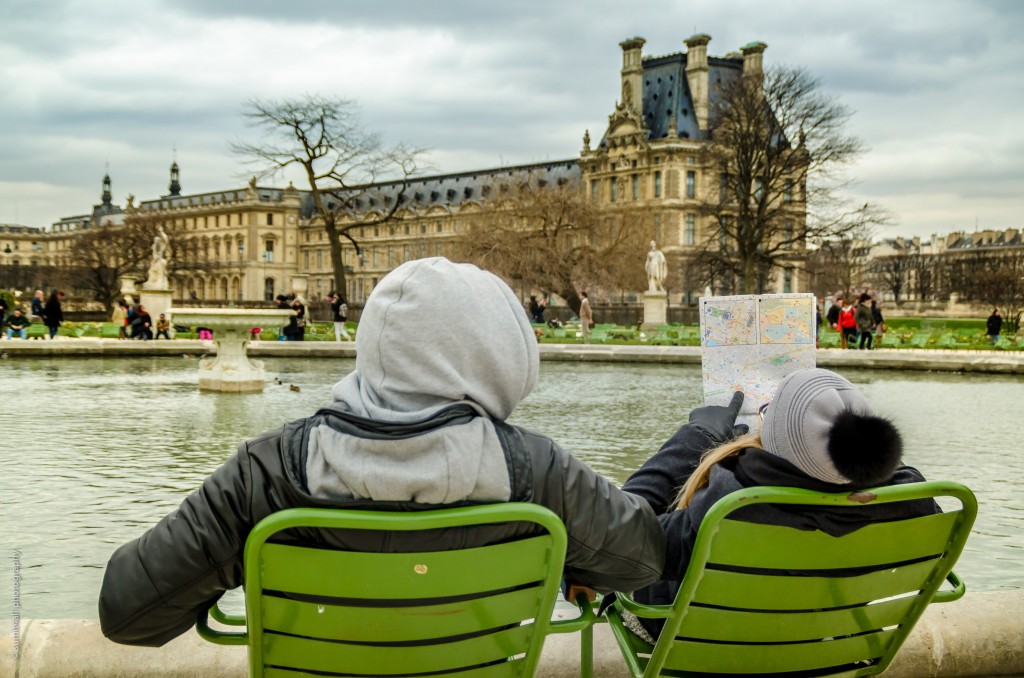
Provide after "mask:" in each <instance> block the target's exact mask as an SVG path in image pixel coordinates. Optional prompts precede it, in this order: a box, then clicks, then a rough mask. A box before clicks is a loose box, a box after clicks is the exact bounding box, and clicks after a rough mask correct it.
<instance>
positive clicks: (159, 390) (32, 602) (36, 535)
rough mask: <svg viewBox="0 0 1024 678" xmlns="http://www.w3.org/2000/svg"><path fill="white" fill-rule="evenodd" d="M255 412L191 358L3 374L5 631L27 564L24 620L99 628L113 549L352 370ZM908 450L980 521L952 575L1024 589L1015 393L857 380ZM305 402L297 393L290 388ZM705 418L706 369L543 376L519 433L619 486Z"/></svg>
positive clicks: (40, 364)
mask: <svg viewBox="0 0 1024 678" xmlns="http://www.w3.org/2000/svg"><path fill="white" fill-rule="evenodd" d="M265 362H266V366H267V370H268V374H269V375H271V377H272V378H273V377H274V376H277V377H279V379H280V381H281V382H282V383H281V384H275V383H270V384H268V386H267V390H266V392H264V393H263V394H262V395H256V396H252V395H250V396H238V395H230V394H200V393H199V392H198V391H197V389H196V379H197V377H196V374H197V372H196V369H197V365H196V360H195V359H193V358H185V357H182V358H132V359H123V358H122V359H118V358H93V359H85V360H83V359H28V360H22V361H18V362H14V361H12V360H5V361H3V362H2V363H0V432H2V434H0V435H2V436H3V441H4V444H3V446H2V448H0V526H2V528H3V529H2V533H0V556H2V557H0V582H3V584H2V586H3V589H4V590H5V591H7V593H3V594H0V615H3V616H4V617H7V616H9V614H10V611H11V610H10V607H11V598H12V594H11V592H12V591H13V586H14V585H13V572H12V556H13V555H14V553H15V551H17V552H19V553H20V567H21V571H20V575H21V583H20V594H21V610H20V611H21V615H22V617H23V618H47V617H57V618H76V617H95V616H96V593H97V591H98V589H99V583H100V581H101V578H102V573H103V567H104V565H105V564H106V560H107V558H108V557H109V555H110V553H111V552H112V551H113V550H114V548H116V547H117V546H118V545H119V544H121V543H123V542H125V541H127V540H129V539H131V538H132V537H135V536H137V535H138V534H139V533H140V532H142V531H143V530H144V529H145V528H147V527H149V526H150V525H152V524H153V523H154V522H156V520H158V519H159V518H160V517H161V516H163V515H164V514H165V513H167V512H168V511H169V510H171V509H172V508H174V507H175V506H177V505H178V503H179V502H180V501H181V499H182V498H183V497H184V495H186V494H187V493H188V492H190V491H191V490H192V489H194V488H195V487H196V486H197V485H198V484H199V483H200V482H201V481H202V479H203V478H204V477H205V476H206V475H207V474H208V473H210V472H211V471H212V470H213V469H214V468H216V467H217V466H218V465H219V464H220V463H221V462H222V461H223V460H224V459H225V458H227V457H228V456H229V455H230V454H232V453H233V452H234V450H235V448H236V446H237V444H238V442H240V441H241V440H244V439H246V438H249V437H252V436H254V435H255V434H257V433H259V432H261V431H263V430H266V429H268V428H273V427H275V426H278V425H280V424H281V423H283V422H285V421H288V420H290V419H295V418H299V417H303V416H306V415H308V414H310V413H312V412H313V411H314V410H315V409H316V408H317V407H318V406H320V405H322V404H324V403H326V402H327V400H328V399H329V394H330V387H331V385H332V384H333V383H334V382H335V381H336V380H337V379H338V378H340V377H341V376H342V375H344V374H345V373H347V372H348V371H349V370H351V369H352V368H353V366H354V362H353V361H351V360H337V359H270V360H266V361H265ZM846 376H848V377H849V378H850V379H852V380H853V381H854V382H856V383H858V384H860V385H861V387H862V389H863V391H864V393H865V395H866V396H867V398H868V400H869V401H871V402H872V403H873V405H874V406H875V407H876V409H877V410H878V411H879V412H881V413H884V414H886V415H888V416H891V417H892V418H893V419H894V420H895V421H896V423H897V425H899V427H900V428H901V429H902V430H903V432H904V436H905V438H906V440H907V441H908V450H907V458H906V461H907V463H910V464H911V465H914V466H917V467H918V468H920V469H921V470H922V472H923V473H924V474H925V476H926V477H929V478H946V479H954V480H958V481H960V482H963V483H965V484H966V485H968V486H969V487H971V488H972V489H973V490H974V491H975V493H976V494H977V495H978V498H979V502H980V504H981V511H980V515H979V519H978V522H977V524H976V526H975V531H974V534H973V536H972V538H971V540H970V542H969V543H968V545H967V551H966V552H965V555H964V556H963V558H962V559H961V562H960V565H959V566H958V568H957V569H958V571H960V572H961V574H962V575H963V576H964V577H965V579H966V580H967V583H968V586H969V587H970V588H971V589H972V590H995V589H999V588H1020V587H1024V540H1022V538H1021V537H1022V535H1024V510H1022V509H1021V506H1020V504H1019V502H1018V500H1017V497H1018V496H1019V494H1020V486H1021V483H1022V481H1024V453H1022V450H1021V447H1022V446H1021V443H1020V439H1021V433H1020V428H1019V426H1020V424H1019V422H1020V417H1019V412H1020V401H1021V395H1022V393H1024V389H1022V383H1021V380H1020V379H1019V378H1015V377H1005V376H995V375H969V376H965V375H957V374H930V373H908V372H865V371H861V372H848V373H846ZM289 384H295V385H297V386H299V387H300V390H299V391H298V392H296V391H293V390H291V389H290V388H289V387H288V385H289ZM700 402H701V381H700V370H699V368H698V367H696V366H654V365H621V364H620V365H612V364H594V363H587V364H576V363H553V362H545V363H543V364H542V368H541V378H540V383H539V384H538V387H537V389H536V390H535V391H534V393H533V394H532V395H531V396H530V397H529V398H528V399H527V400H526V401H525V402H523V403H522V404H521V405H520V407H519V408H518V409H517V410H516V413H515V415H514V417H513V421H514V422H515V423H518V424H521V425H524V426H529V427H532V428H536V429H538V430H540V431H543V432H545V433H547V434H549V435H551V436H552V437H554V438H555V439H556V440H558V441H559V442H560V443H561V444H562V445H563V446H564V447H565V448H566V449H568V450H570V451H572V452H573V453H575V454H577V455H578V456H579V457H581V458H582V459H584V460H585V461H587V462H588V463H589V464H590V465H591V466H593V467H594V468H595V469H597V470H598V471H599V472H601V473H603V474H605V475H607V476H609V477H611V478H613V479H615V480H616V481H619V482H621V481H622V480H624V479H625V478H626V477H627V476H628V475H629V473H630V472H631V471H632V470H633V469H635V468H636V467H637V466H638V465H639V464H640V463H642V461H643V460H644V459H646V458H647V456H648V455H650V454H651V453H652V452H653V451H654V450H655V449H657V447H658V446H659V445H660V443H661V442H662V441H663V440H664V439H665V438H666V437H668V436H669V435H670V434H671V433H672V432H673V431H674V430H675V427H676V426H677V425H678V424H679V423H680V422H682V421H684V420H685V416H686V413H687V412H688V411H689V410H690V409H691V408H693V407H695V406H697V405H699V404H700Z"/></svg>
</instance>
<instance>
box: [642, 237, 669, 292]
mask: <svg viewBox="0 0 1024 678" xmlns="http://www.w3.org/2000/svg"><path fill="white" fill-rule="evenodd" d="M644 269H645V270H646V271H647V291H648V292H664V291H665V278H666V277H667V276H668V265H667V264H666V263H665V255H664V254H662V253H661V250H659V249H658V246H657V245H656V244H655V243H654V241H653V240H652V241H651V251H650V252H648V253H647V264H646V265H645V266H644Z"/></svg>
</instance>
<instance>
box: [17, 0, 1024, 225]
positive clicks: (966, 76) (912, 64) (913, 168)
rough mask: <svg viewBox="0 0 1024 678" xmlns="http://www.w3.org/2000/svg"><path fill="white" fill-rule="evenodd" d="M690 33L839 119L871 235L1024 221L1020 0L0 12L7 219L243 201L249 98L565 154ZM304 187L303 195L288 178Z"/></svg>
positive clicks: (499, 160) (480, 146) (393, 131)
mask: <svg viewBox="0 0 1024 678" xmlns="http://www.w3.org/2000/svg"><path fill="white" fill-rule="evenodd" d="M695 32H701V33H707V34H709V35H711V36H712V41H711V45H710V48H709V51H710V53H711V54H712V55H724V54H726V53H727V52H730V51H733V50H735V49H736V48H738V47H739V46H741V45H743V44H745V43H748V42H751V41H753V40H762V41H764V42H766V43H767V44H768V51H767V52H766V53H765V62H766V64H767V65H771V64H787V65H798V66H804V67H806V68H808V69H809V70H810V71H811V72H812V73H814V74H815V75H817V76H818V77H820V79H821V80H822V83H823V87H824V88H825V89H826V90H828V91H829V92H832V93H834V94H836V95H837V96H838V97H839V99H840V101H842V102H843V103H845V104H847V105H848V106H849V107H851V108H852V109H853V110H854V111H855V114H854V116H853V118H852V119H851V123H850V126H851V131H853V132H854V133H856V134H857V135H859V136H860V137H861V138H862V139H863V140H864V142H865V143H866V145H867V147H868V151H867V152H866V153H865V154H864V156H863V157H862V158H861V160H860V161H859V162H858V164H857V165H856V166H855V167H854V168H853V169H852V172H851V174H852V175H853V177H854V178H856V179H857V181H858V183H857V184H856V186H855V187H854V188H853V189H852V191H853V193H854V195H853V197H855V198H856V199H858V200H870V201H873V202H876V203H878V204H880V205H882V206H884V207H886V208H888V209H889V210H890V211H891V212H892V214H893V216H894V218H895V221H896V225H895V226H893V227H891V228H889V229H886V231H885V232H883V233H880V234H879V235H908V236H909V235H921V236H928V235H929V234H932V233H947V232H949V231H952V230H974V228H975V224H977V225H978V226H979V227H981V228H986V227H993V228H1007V227H1013V228H1021V227H1024V40H1022V39H1021V36H1022V35H1024V2H1016V1H1014V0H1003V1H1000V0H991V1H984V0H961V1H953V0H921V1H910V0H902V1H900V2H892V0H881V1H876V0H858V1H857V2H840V1H839V0H836V1H835V2H821V1H820V0H799V1H797V0H793V1H785V0H776V1H774V2H764V1H762V0H751V1H749V2H739V1H730V0H686V1H678V2H648V3H642V4H640V3H626V2H623V1H622V0H616V1H614V2H613V1H611V0H593V1H588V2H582V1H574V2H552V1H551V0H543V1H540V0H538V1H534V0H517V1H516V2H505V3H490V2H483V1H472V2H471V1H470V0H455V1H444V0H436V1H435V2H425V1H421V0H413V1H409V2H391V1H385V0H375V1H373V2H370V0H363V1H362V2H355V1H342V0H291V1H290V2H280V0H247V1H246V2H226V1H221V0H174V1H167V2H165V1H162V0H133V1H131V2H129V1H127V0H102V1H101V2H95V1H91V2H90V1H86V0H64V1H61V0H2V2H0V101H2V102H3V105H2V106H0V222H6V223H21V224H27V225H31V226H47V225H49V224H50V223H52V222H53V221H55V220H57V219H58V218H59V217H61V216H66V215H72V214H80V213H84V212H88V211H89V210H90V209H91V206H92V205H93V204H94V203H96V202H98V200H99V195H100V182H101V179H102V177H103V173H104V168H105V164H106V163H109V164H110V175H111V178H112V180H113V189H114V199H115V202H117V203H119V204H123V203H124V201H125V198H126V196H127V195H128V194H129V193H131V194H134V195H135V196H137V198H138V199H139V200H144V199H150V198H155V197H158V196H160V195H163V194H165V193H166V192H167V183H168V167H169V165H170V164H171V159H172V148H175V147H176V148H177V160H178V163H179V165H180V166H181V174H182V177H181V183H182V187H183V191H184V192H186V193H197V192H203V191H212V190H219V189H225V188H233V187H237V186H243V185H244V179H243V177H244V176H246V175H247V172H246V169H245V168H244V167H243V166H241V165H240V163H239V160H238V159H237V158H236V157H233V156H232V155H231V154H230V153H229V152H228V143H229V142H230V141H231V140H234V139H247V138H252V137H253V134H252V132H250V131H249V130H248V129H247V128H246V126H245V123H244V120H243V118H242V116H241V114H240V111H241V107H242V104H243V103H244V102H245V101H246V100H247V99H249V98H251V97H260V98H275V97H287V96H294V95H300V94H303V93H307V92H308V93H319V94H323V95H326V96H339V97H347V98H351V99H355V100H357V101H358V102H359V104H360V109H361V112H362V119H363V121H364V123H365V126H366V127H367V128H369V129H373V130H377V131H379V132H380V133H381V135H382V137H383V138H384V139H385V140H386V141H392V142H396V141H405V142H407V143H409V144H413V145H418V146H424V147H428V148H430V149H431V151H430V156H429V157H430V161H431V163H432V164H433V165H434V167H436V168H437V170H438V171H439V172H449V171H459V170H468V169H482V168H488V167H496V166H500V165H507V164H519V163H528V162H536V161H544V160H555V159H564V158H573V157H577V156H578V154H579V150H580V147H581V137H582V135H583V131H584V130H585V129H589V130H590V133H591V135H592V136H593V137H596V138H599V137H600V135H601V133H602V132H603V131H604V129H605V125H606V123H607V119H608V114H609V113H611V111H612V109H613V105H614V102H615V100H616V98H617V96H618V95H619V92H620V86H619V69H620V68H621V59H622V57H621V50H620V48H619V46H618V43H619V42H620V41H621V40H623V39H624V38H627V37H631V36H634V35H639V36H642V37H644V38H646V39H647V45H646V46H645V48H644V53H645V55H660V54H667V53H670V52H676V51H682V50H684V49H685V47H684V45H683V42H682V41H683V40H684V39H685V38H686V37H688V36H689V35H692V34H693V33H695ZM297 185H298V184H297Z"/></svg>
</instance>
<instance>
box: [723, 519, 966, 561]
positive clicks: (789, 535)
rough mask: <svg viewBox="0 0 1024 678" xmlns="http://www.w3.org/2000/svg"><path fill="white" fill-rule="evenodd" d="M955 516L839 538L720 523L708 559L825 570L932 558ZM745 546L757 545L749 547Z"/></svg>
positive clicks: (880, 526)
mask: <svg viewBox="0 0 1024 678" xmlns="http://www.w3.org/2000/svg"><path fill="white" fill-rule="evenodd" d="M959 517H960V516H959V514H958V513H939V514H936V515H932V516H924V517H921V518H915V519H913V520H905V521H900V522H897V523H875V524H873V525H867V526H865V527H862V528H860V529H859V530H857V531H855V532H853V533H851V534H848V535H845V536H843V537H832V536H830V535H828V534H825V533H824V532H819V531H813V532H810V531H807V532H805V531H801V530H794V529H791V528H787V527H779V526H776V525H756V524H755V523H745V522H742V521H739V520H725V521H722V523H721V524H720V528H719V531H718V534H716V535H715V539H714V544H713V545H712V547H711V554H710V557H709V561H710V562H712V563H720V562H726V563H729V564H730V565H735V566H739V567H761V568H771V569H807V570H816V569H827V568H837V567H843V568H850V567H870V566H872V565H882V564H886V563H895V562H903V561H907V560H913V559H917V558H924V557H930V556H934V555H936V554H940V553H942V552H943V551H944V550H945V549H946V542H947V541H948V540H949V534H950V530H951V529H952V528H953V526H954V524H955V523H956V521H957V520H958V519H959ZM751 544H758V547H757V548H755V549H752V548H750V545H751Z"/></svg>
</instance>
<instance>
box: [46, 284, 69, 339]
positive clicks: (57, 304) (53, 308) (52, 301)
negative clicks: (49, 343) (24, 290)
mask: <svg viewBox="0 0 1024 678" xmlns="http://www.w3.org/2000/svg"><path fill="white" fill-rule="evenodd" d="M63 298H64V294H63V293H62V292H59V291H57V290H54V291H53V292H51V293H50V298H49V299H47V300H46V306H45V307H43V318H44V321H45V323H46V327H47V329H49V330H50V339H53V338H54V337H56V336H57V331H58V330H59V329H60V324H61V323H62V322H64V309H63V307H62V306H61V300H62V299H63Z"/></svg>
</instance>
